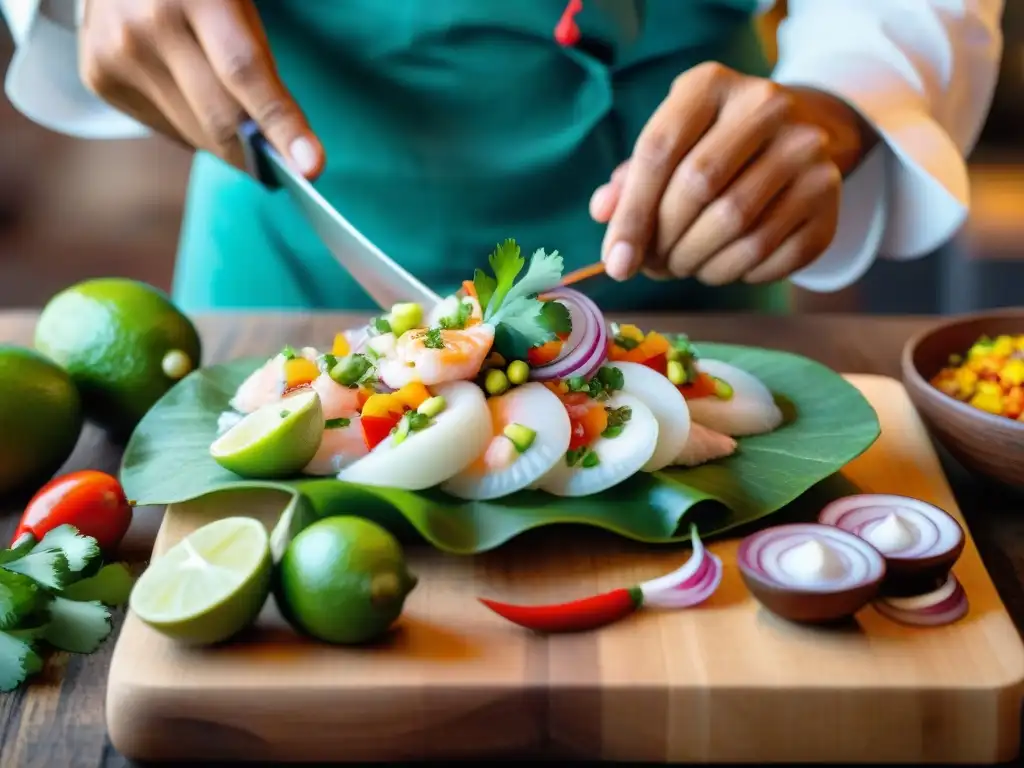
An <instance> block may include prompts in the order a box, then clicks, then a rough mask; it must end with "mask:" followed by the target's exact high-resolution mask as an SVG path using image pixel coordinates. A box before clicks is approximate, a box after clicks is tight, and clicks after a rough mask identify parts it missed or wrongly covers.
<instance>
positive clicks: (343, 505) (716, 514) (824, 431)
mask: <svg viewBox="0 0 1024 768" xmlns="http://www.w3.org/2000/svg"><path fill="white" fill-rule="evenodd" d="M698 348H699V350H700V354H701V356H703V357H707V358H713V359H718V360H724V361H726V362H729V363H732V364H733V365H736V366H738V367H740V368H743V369H745V370H747V371H749V372H750V373H752V374H753V375H755V376H757V377H758V378H760V379H761V380H762V381H763V382H764V383H765V385H766V386H768V388H769V389H771V390H772V392H773V393H774V394H775V397H776V400H777V402H778V403H779V404H780V406H781V407H782V409H783V411H784V413H785V414H786V421H785V422H784V424H783V425H782V426H781V427H779V428H778V429H777V430H775V431H774V432H771V433H769V434H766V435H757V436H753V437H746V438H741V439H740V440H739V450H738V451H737V452H736V453H735V454H734V455H733V456H731V457H729V458H727V459H724V460H720V461H716V462H713V463H709V464H705V465H704V466H701V467H696V468H692V469H686V468H677V469H667V470H663V471H661V472H655V473H651V474H644V473H640V474H638V475H635V476H634V477H632V478H630V479H629V480H627V481H626V482H624V483H621V484H620V485H618V486H617V487H615V488H613V489H611V490H609V491H605V492H603V493H600V494H596V495H593V496H587V497H583V498H577V499H562V498H558V497H555V496H550V495H548V494H545V493H543V492H540V491H522V492H520V493H516V494H513V495H512V496H509V497H506V498H504V499H498V500H494V501H486V502H482V501H462V500H459V499H455V498H452V497H450V496H447V495H445V494H443V493H441V492H439V491H433V490H432V491H428V492H420V493H414V492H410V491H401V490H394V489H389V488H376V487H370V486H360V485H354V484H350V483H343V482H340V481H338V480H335V479H333V478H328V479H315V478H296V479H293V480H288V481H280V482H276V481H253V480H246V479H243V478H241V477H239V476H237V475H235V474H233V473H231V472H229V471H227V470H225V469H222V468H221V467H220V466H219V465H218V464H217V463H216V462H214V461H213V459H212V458H210V454H209V447H210V444H211V443H212V442H213V441H214V439H215V438H216V431H217V417H218V415H219V414H220V413H222V412H223V411H225V410H227V409H228V401H229V400H230V398H231V397H232V396H233V395H234V392H235V390H236V389H237V388H238V386H239V384H241V382H242V381H243V380H244V379H245V377H246V376H247V375H248V374H249V373H251V372H252V371H253V370H255V369H256V367H257V366H258V365H259V364H261V363H262V362H263V360H262V359H260V360H254V359H248V360H239V361H235V362H232V363H228V364H226V365H215V366H212V367H209V368H204V369H202V370H199V371H195V372H193V373H192V374H190V375H189V376H187V377H186V378H185V379H183V380H182V381H180V382H179V383H178V384H177V385H176V386H175V387H174V388H173V389H171V390H170V391H169V392H168V393H167V394H166V395H165V396H164V397H163V398H162V399H161V400H160V401H159V402H158V403H157V404H156V405H155V406H154V407H153V408H152V409H151V410H150V411H149V413H147V414H146V416H145V418H143V420H142V422H141V423H140V424H139V425H138V427H137V428H136V429H135V432H134V433H133V435H132V437H131V439H130V441H129V443H128V446H127V449H126V451H125V454H124V460H123V464H122V467H121V482H122V484H123V485H124V489H125V492H126V493H127V494H128V498H129V499H132V500H133V501H135V502H136V503H137V504H140V505H149V504H170V503H178V502H183V501H188V500H190V499H195V498H198V497H200V496H204V495H206V494H208V493H213V492H216V491H221V490H228V489H232V488H260V487H264V488H274V489H284V490H288V491H292V492H293V493H294V492H298V493H301V494H302V495H303V496H304V497H305V500H306V501H308V502H309V507H310V508H311V509H312V515H310V518H311V519H317V518H320V517H324V516H329V515H337V514H355V515H360V516H363V517H367V518H370V519H373V520H375V521H377V522H379V523H380V524H382V525H384V526H385V527H387V528H388V529H390V530H391V531H392V532H394V533H395V534H396V535H399V536H403V537H405V536H409V535H418V536H419V537H422V538H423V539H426V540H427V541H428V542H430V543H431V544H432V545H434V546H435V547H437V548H439V549H441V550H444V551H447V552H451V553H457V554H473V553H477V552H484V551H487V550H489V549H493V548H495V547H497V546H499V545H501V544H503V543H505V542H506V541H508V540H510V539H512V538H513V537H515V536H517V535H519V534H521V533H523V532H524V531H527V530H529V529H531V528H537V527H539V526H544V525H553V524H566V523H569V524H582V525H590V526H598V527H600V528H604V529H607V530H609V531H612V532H614V533H617V534H620V535H622V536H625V537H628V538H631V539H635V540H638V541H644V542H649V543H667V542H675V541H681V540H685V539H687V538H688V535H689V534H688V530H689V524H690V523H695V524H696V525H697V528H698V530H699V532H700V534H701V536H702V537H704V538H707V537H711V536H714V535H717V534H720V533H723V532H725V531H730V530H732V529H734V528H736V527H738V526H742V525H745V524H747V523H750V522H752V521H755V520H758V519H760V518H762V517H764V516H765V515H769V514H771V513H773V512H777V511H778V510H780V509H782V508H783V507H785V506H786V505H787V504H790V503H791V502H792V501H794V500H795V499H797V498H798V497H799V496H801V495H802V494H804V493H805V492H806V491H808V490H809V489H811V488H812V486H815V485H816V484H818V483H820V482H821V481H822V480H825V479H826V478H828V477H829V476H830V475H832V474H834V473H836V472H838V471H839V470H840V469H841V468H842V467H843V466H844V465H846V464H847V463H848V462H849V461H851V460H852V459H854V458H856V457H857V456H859V455H860V454H861V453H863V452H864V451H865V450H866V449H867V448H868V447H869V446H870V445H871V444H872V443H873V442H874V441H875V440H876V439H877V437H878V435H879V424H878V417H877V415H876V414H875V411H874V409H873V408H872V407H871V405H870V404H869V403H868V402H867V401H866V400H865V399H864V397H863V396H862V395H861V394H860V392H859V391H858V390H857V389H856V388H855V387H853V386H852V385H851V384H849V383H848V382H847V381H846V380H845V379H843V378H842V377H841V376H840V375H839V374H837V373H835V372H834V371H832V370H830V369H828V368H826V367H825V366H823V365H820V364H819V363H816V362H814V361H812V360H808V359H807V358H804V357H800V356H797V355H793V354H789V353H787V352H778V351H774V350H767V349H758V348H752V347H741V346H734V345H728V344H710V343H705V344H699V345H698ZM684 516H685V518H686V523H687V525H686V526H684V525H683V518H684Z"/></svg>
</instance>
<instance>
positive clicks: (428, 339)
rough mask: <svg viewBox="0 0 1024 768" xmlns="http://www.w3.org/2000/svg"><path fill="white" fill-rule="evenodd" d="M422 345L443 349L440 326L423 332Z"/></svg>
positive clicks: (428, 347)
mask: <svg viewBox="0 0 1024 768" xmlns="http://www.w3.org/2000/svg"><path fill="white" fill-rule="evenodd" d="M423 346H424V347H426V348H427V349H444V338H443V337H442V336H441V329H440V328H431V329H430V330H428V331H427V332H426V333H425V334H423Z"/></svg>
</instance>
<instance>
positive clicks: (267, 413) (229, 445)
mask: <svg viewBox="0 0 1024 768" xmlns="http://www.w3.org/2000/svg"><path fill="white" fill-rule="evenodd" d="M323 435H324V414H323V409H322V408H321V407H320V396H319V395H317V393H316V392H315V391H313V390H312V389H303V390H300V391H298V392H296V393H295V394H292V395H289V396H288V397H285V398H282V399H281V400H279V401H278V402H276V403H270V404H268V405H265V406H263V407H262V408H260V409H259V410H258V411H254V412H253V413H250V414H249V415H248V416H246V417H245V418H244V419H242V420H241V421H240V422H238V423H237V424H235V426H233V427H232V428H231V429H229V430H228V431H227V432H225V433H224V434H223V435H221V436H220V437H219V438H217V440H215V441H214V443H213V445H211V446H210V455H211V456H213V459H214V461H216V462H217V463H218V464H220V465H221V466H222V467H224V469H228V470H231V471H232V472H234V473H235V474H238V475H241V476H242V477H251V478H273V477H288V476H289V475H294V474H296V473H297V472H298V471H299V470H301V469H302V468H303V467H305V466H306V465H307V464H308V463H309V462H310V461H311V460H312V459H313V456H314V455H315V454H316V452H317V449H318V448H319V447H320V441H321V440H322V439H323Z"/></svg>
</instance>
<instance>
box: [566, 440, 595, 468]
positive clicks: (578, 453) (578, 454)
mask: <svg viewBox="0 0 1024 768" xmlns="http://www.w3.org/2000/svg"><path fill="white" fill-rule="evenodd" d="M565 463H566V464H567V465H569V466H570V467H575V466H581V467H583V468H584V469H591V468H593V467H596V466H597V465H598V464H600V463H601V459H600V457H599V456H598V455H597V454H596V453H595V452H594V451H593V450H591V449H590V448H588V447H586V446H584V447H583V448H574V449H573V450H571V451H566V454H565Z"/></svg>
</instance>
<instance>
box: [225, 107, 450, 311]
mask: <svg viewBox="0 0 1024 768" xmlns="http://www.w3.org/2000/svg"><path fill="white" fill-rule="evenodd" d="M238 139H239V141H240V142H241V143H242V149H243V151H244V152H245V161H246V169H247V170H248V172H249V174H250V175H251V176H253V178H255V179H256V180H257V181H259V182H260V183H262V184H263V185H264V186H265V187H267V188H268V189H280V188H283V189H285V190H287V191H288V193H289V194H290V195H291V198H292V200H294V201H295V203H296V204H297V205H298V206H299V208H300V209H301V210H302V213H303V214H304V215H305V217H306V219H307V221H308V222H309V224H310V226H312V228H313V230H314V231H315V232H316V233H317V235H319V236H320V239H321V240H322V241H323V243H324V245H326V246H327V249H328V250H329V251H330V252H331V253H332V254H333V255H334V258H335V259H336V260H337V261H338V263H339V264H341V266H342V267H344V268H345V269H346V270H347V271H348V272H349V274H351V275H352V277H353V278H355V280H356V282H357V283H359V285H360V286H361V287H362V288H363V290H364V291H366V293H367V294H369V296H370V297H371V298H372V299H373V300H374V301H376V302H377V303H378V304H379V305H380V307H381V309H384V310H385V311H387V310H390V309H391V307H392V306H393V305H395V304H399V303H403V302H415V303H417V304H419V305H420V306H422V307H423V311H424V312H425V313H426V312H429V311H430V309H431V308H433V307H435V306H436V305H437V304H439V303H440V302H441V297H440V296H439V295H438V294H436V293H434V291H432V290H430V288H428V287H427V286H425V285H424V284H423V283H421V282H420V281H419V280H417V279H416V278H415V277H413V276H412V275H411V274H410V273H409V272H407V271H406V270H405V269H403V268H402V267H401V266H399V265H398V264H397V263H395V262H394V261H393V260H392V259H390V258H388V256H386V255H385V254H384V252H383V251H381V250H380V249H379V248H378V247H377V246H375V245H374V244H373V243H371V242H370V241H369V240H368V239H367V238H366V237H365V236H364V235H363V234H362V233H361V232H360V231H359V230H358V229H356V228H355V227H354V226H353V225H352V224H351V222H349V220H348V219H346V218H345V217H344V216H342V215H341V214H340V213H338V211H337V210H335V208H334V207H333V206H332V205H331V204H330V203H328V202H327V200H325V199H324V197H323V195H321V194H320V193H319V192H317V190H316V188H315V187H314V186H313V185H312V184H311V183H310V182H309V180H307V179H306V178H305V177H304V176H303V175H302V174H300V173H298V172H296V171H294V170H292V168H291V166H289V165H288V163H287V161H286V160H285V159H284V158H283V157H281V155H280V153H278V151H277V150H275V149H274V148H273V147H272V146H271V145H270V143H269V142H268V141H267V140H266V138H265V137H264V136H263V134H262V133H261V132H260V129H259V126H258V125H256V123H255V121H253V120H247V121H245V122H244V123H243V124H242V126H241V127H240V128H239V129H238Z"/></svg>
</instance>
